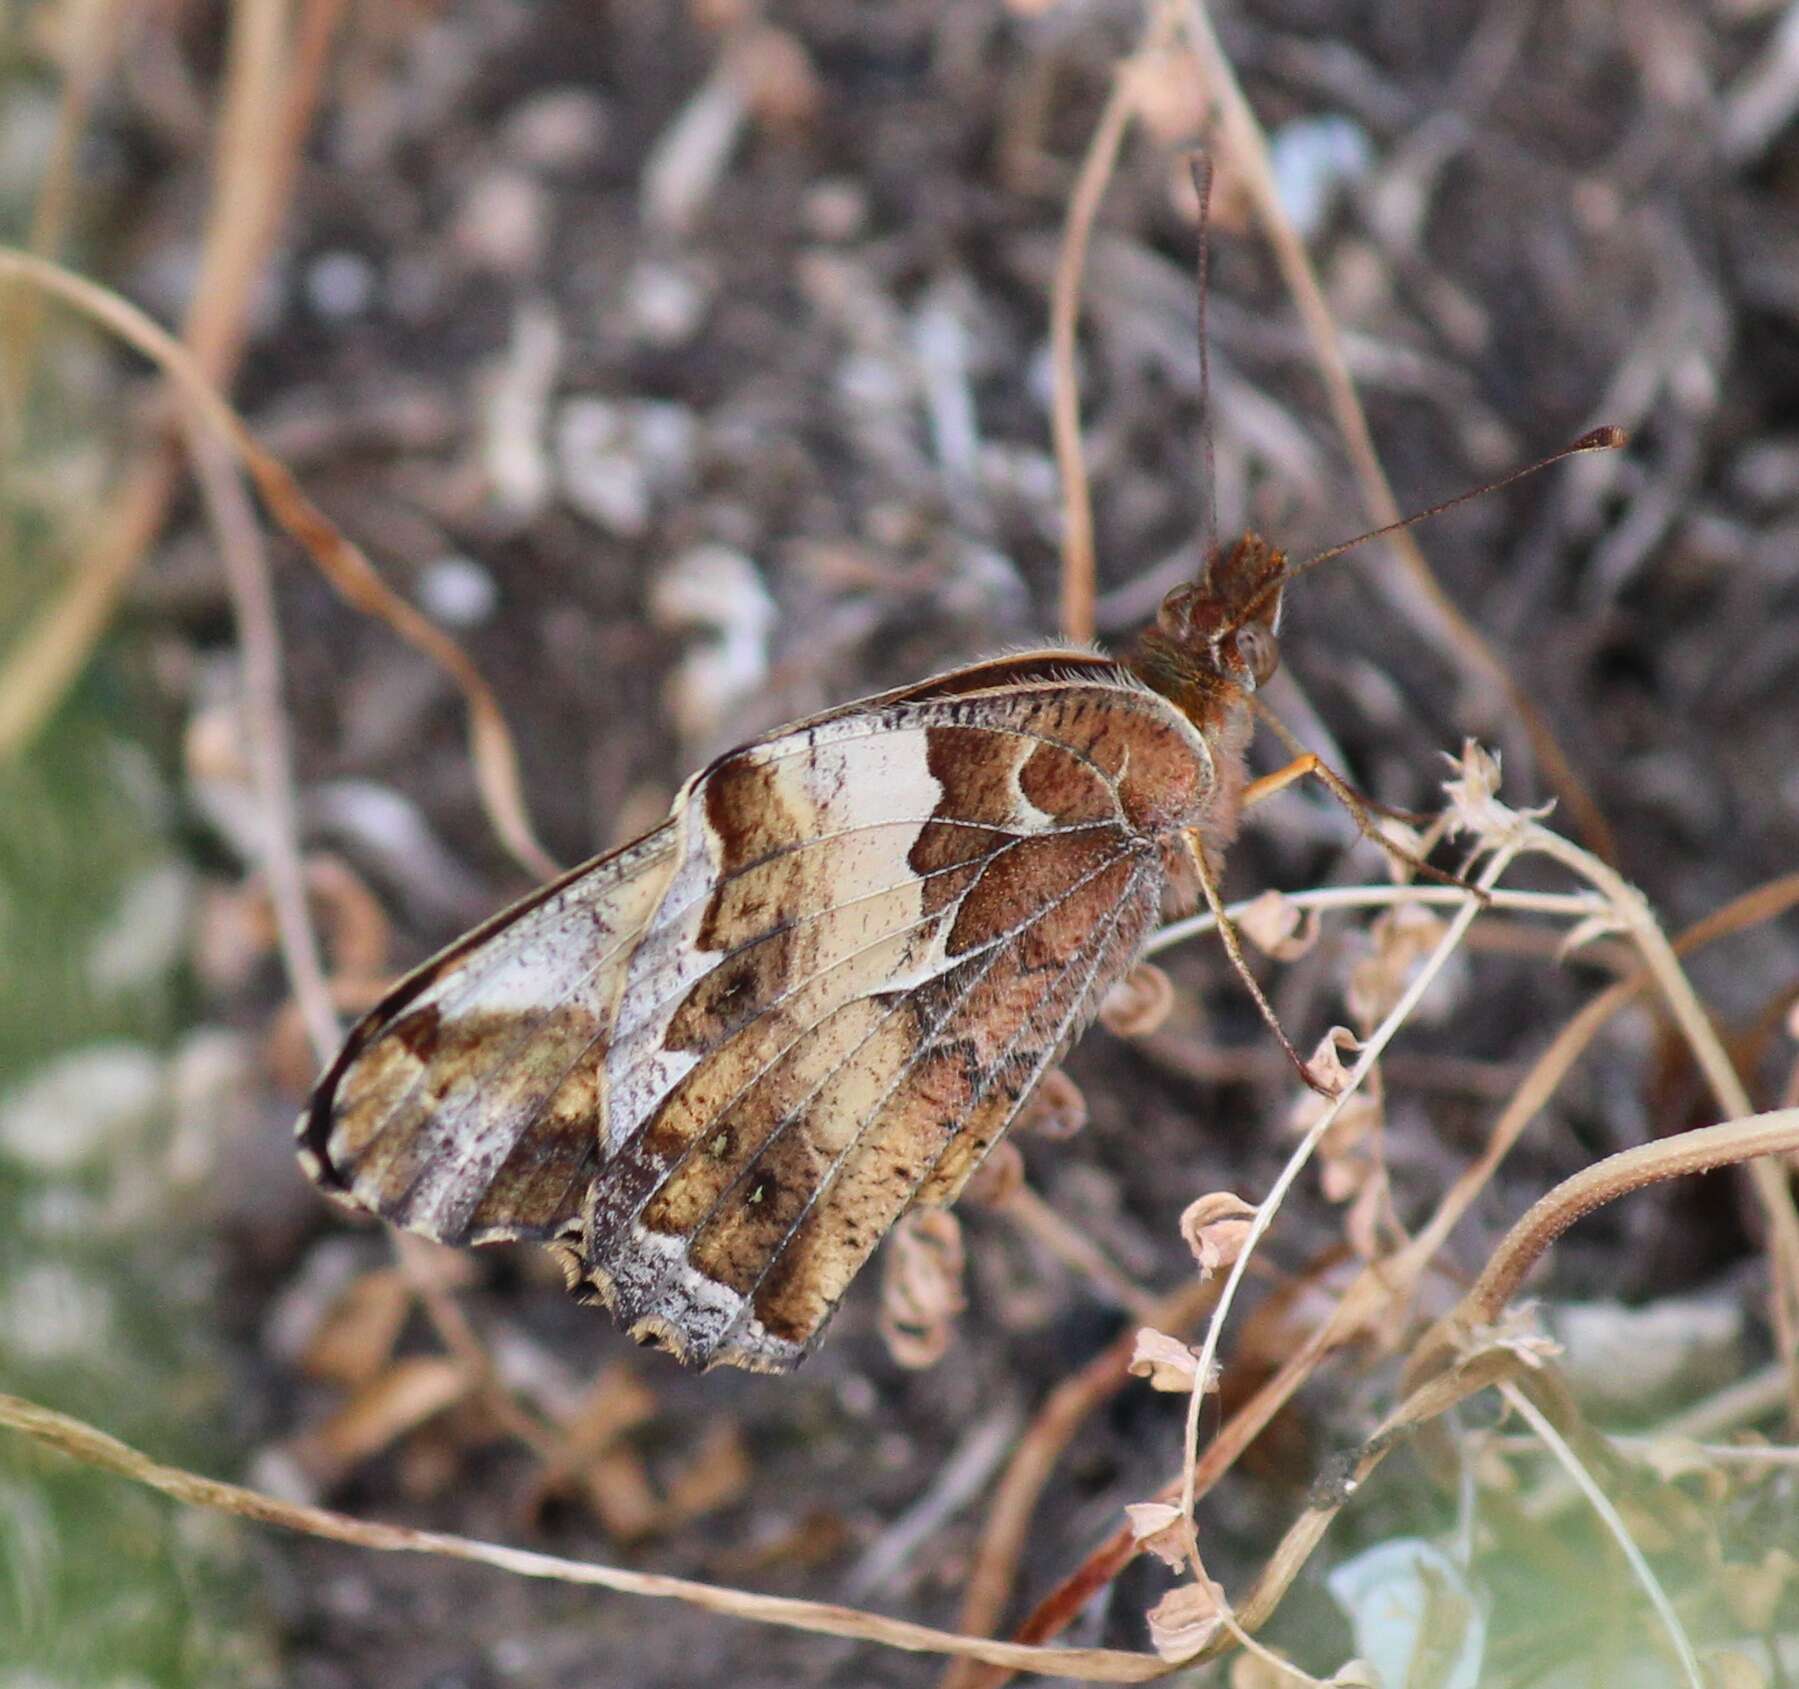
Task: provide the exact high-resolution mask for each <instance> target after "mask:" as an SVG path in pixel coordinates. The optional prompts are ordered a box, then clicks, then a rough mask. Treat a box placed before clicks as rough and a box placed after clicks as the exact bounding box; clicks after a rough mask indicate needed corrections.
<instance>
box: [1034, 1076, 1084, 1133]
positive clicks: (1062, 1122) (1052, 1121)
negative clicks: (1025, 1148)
mask: <svg viewBox="0 0 1799 1689" xmlns="http://www.w3.org/2000/svg"><path fill="white" fill-rule="evenodd" d="M1086 1124H1087V1099H1086V1098H1085V1097H1083V1096H1082V1095H1081V1088H1080V1086H1078V1085H1077V1084H1075V1082H1074V1081H1073V1080H1072V1079H1070V1078H1069V1077H1068V1075H1067V1074H1066V1073H1064V1072H1063V1071H1062V1070H1061V1068H1059V1067H1052V1068H1051V1069H1050V1070H1049V1072H1048V1073H1046V1074H1044V1076H1043V1078H1042V1079H1041V1081H1039V1083H1038V1085H1037V1089H1036V1090H1035V1091H1033V1092H1032V1093H1031V1099H1030V1101H1029V1102H1027V1103H1026V1104H1025V1105H1024V1107H1023V1108H1022V1109H1021V1110H1020V1111H1019V1114H1018V1126H1017V1130H1019V1131H1020V1132H1035V1133H1036V1134H1037V1136H1038V1137H1040V1138H1048V1139H1050V1140H1051V1141H1052V1142H1057V1143H1059V1142H1060V1141H1061V1140H1062V1139H1064V1138H1072V1137H1073V1136H1074V1135H1075V1133H1076V1132H1078V1131H1080V1129H1081V1128H1082V1127H1083V1126H1085V1125H1086Z"/></svg>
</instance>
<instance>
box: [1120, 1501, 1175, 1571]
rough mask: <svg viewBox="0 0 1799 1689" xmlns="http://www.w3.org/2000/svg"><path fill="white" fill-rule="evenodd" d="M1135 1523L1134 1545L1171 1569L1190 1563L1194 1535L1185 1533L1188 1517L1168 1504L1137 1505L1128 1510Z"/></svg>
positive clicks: (1161, 1502)
mask: <svg viewBox="0 0 1799 1689" xmlns="http://www.w3.org/2000/svg"><path fill="white" fill-rule="evenodd" d="M1124 1512H1125V1517H1126V1518H1127V1519H1129V1520H1130V1523H1131V1541H1132V1542H1134V1543H1136V1545H1137V1546H1138V1547H1139V1548H1141V1549H1144V1550H1145V1551H1146V1552H1148V1553H1150V1554H1153V1555H1155V1557H1156V1558H1157V1559H1158V1560H1162V1561H1165V1562H1166V1563H1167V1564H1168V1565H1170V1566H1180V1565H1183V1564H1184V1563H1185V1562H1186V1558H1187V1553H1188V1547H1189V1544H1190V1542H1191V1539H1192V1532H1191V1531H1188V1530H1186V1529H1184V1526H1185V1524H1186V1516H1185V1515H1184V1514H1183V1513H1182V1512H1181V1510H1180V1509H1179V1508H1178V1507H1175V1506H1173V1505H1172V1504H1171V1503H1169V1502H1166V1501H1133V1502H1131V1503H1130V1504H1129V1505H1128V1506H1127V1507H1126V1508H1125V1510H1124Z"/></svg>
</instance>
